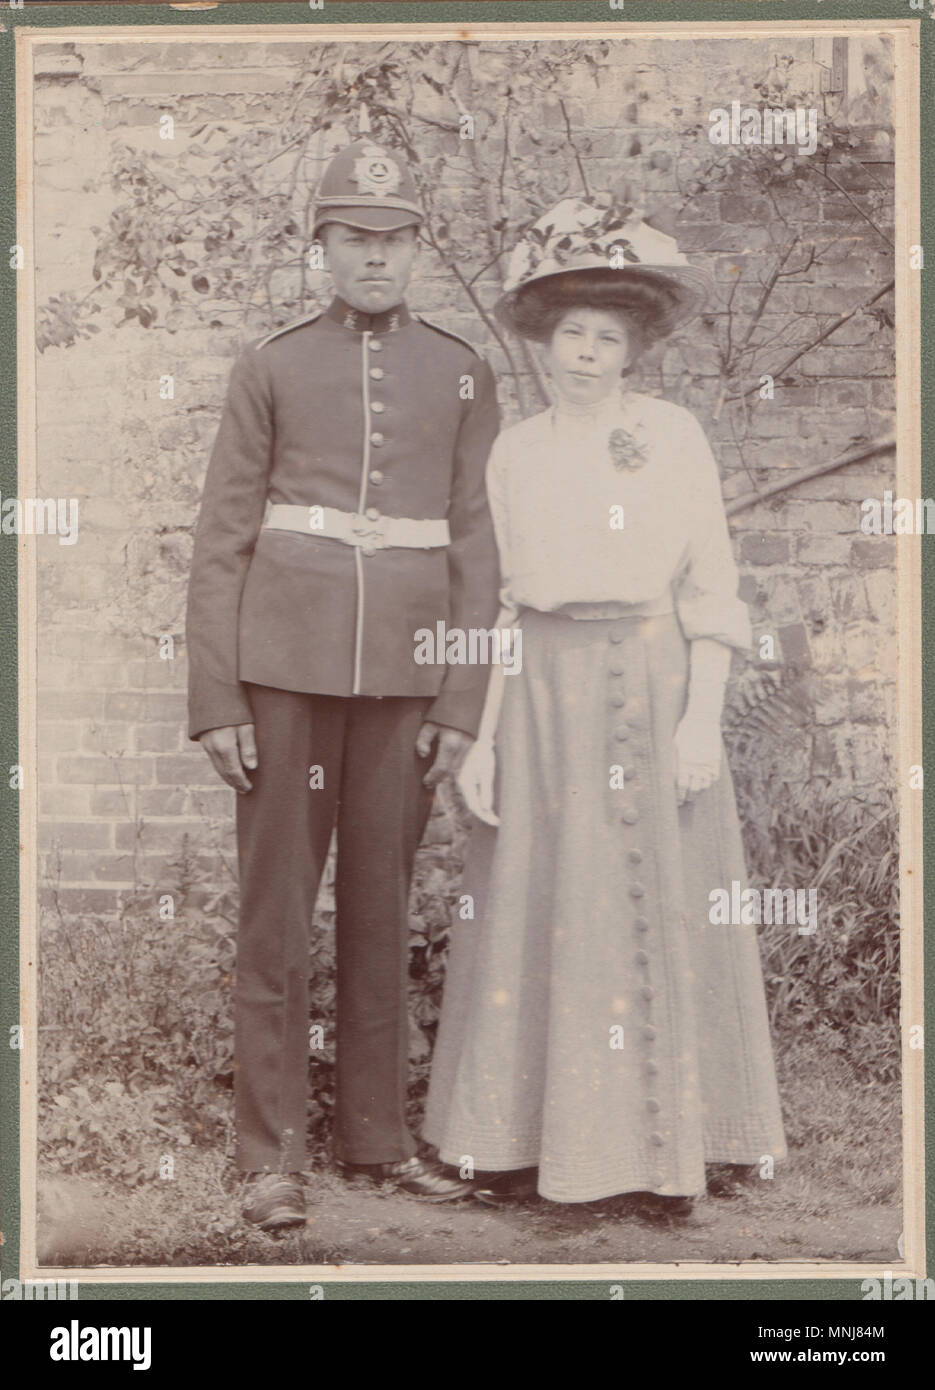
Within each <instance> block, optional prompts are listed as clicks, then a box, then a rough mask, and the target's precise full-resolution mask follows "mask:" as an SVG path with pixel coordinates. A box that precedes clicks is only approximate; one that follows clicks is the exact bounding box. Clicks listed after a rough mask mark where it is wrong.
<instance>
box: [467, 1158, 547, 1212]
mask: <svg viewBox="0 0 935 1390" xmlns="http://www.w3.org/2000/svg"><path fill="white" fill-rule="evenodd" d="M538 1183H539V1169H538V1168H517V1169H514V1170H513V1171H512V1172H507V1173H483V1174H481V1175H480V1176H479V1177H478V1183H477V1190H476V1191H475V1193H474V1196H475V1197H476V1198H477V1200H478V1201H479V1202H483V1203H484V1205H485V1206H488V1207H502V1206H506V1205H508V1204H509V1203H510V1202H528V1201H529V1199H530V1198H531V1197H536V1196H538V1192H539V1186H538Z"/></svg>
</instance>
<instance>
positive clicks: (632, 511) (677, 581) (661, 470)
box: [487, 391, 751, 649]
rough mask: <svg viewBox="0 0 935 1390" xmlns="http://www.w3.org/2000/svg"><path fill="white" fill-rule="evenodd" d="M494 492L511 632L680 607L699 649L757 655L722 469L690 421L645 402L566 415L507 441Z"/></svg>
mask: <svg viewBox="0 0 935 1390" xmlns="http://www.w3.org/2000/svg"><path fill="white" fill-rule="evenodd" d="M487 492H488V497H489V499H490V509H491V513H492V515H493V521H494V527H495V530H496V534H497V542H498V545H499V549H500V565H501V572H502V574H503V589H502V592H501V602H502V604H503V608H504V613H503V614H501V618H500V621H501V623H504V622H506V621H510V620H511V618H512V617H515V615H516V614H517V612H518V610H519V608H520V607H529V608H536V609H539V610H541V611H543V612H553V611H554V610H555V609H557V608H564V607H565V605H568V604H594V603H608V602H611V603H612V602H618V603H624V604H627V603H643V602H646V601H648V600H658V599H660V598H663V597H665V596H666V595H667V593H668V594H671V597H672V600H673V606H674V608H675V611H676V613H677V614H678V617H679V621H680V623H681V626H682V630H683V632H684V633H685V636H686V637H687V638H688V639H689V640H690V639H692V638H695V637H711V638H714V639H715V640H716V641H719V642H724V643H727V644H728V645H729V646H733V647H740V648H742V649H746V648H748V647H749V646H750V640H751V637H750V621H749V616H748V613H747V606H746V604H745V603H743V602H742V601H741V600H740V599H739V598H738V597H737V580H738V575H737V565H736V563H735V561H734V554H733V550H732V548H731V541H730V535H729V533H728V529H727V518H726V516H725V513H724V503H723V499H722V497H721V485H720V480H719V477H718V470H717V464H716V463H715V461H714V455H713V454H712V452H711V449H710V446H709V444H708V441H707V439H706V438H705V434H704V431H703V430H702V428H701V426H700V425H699V423H698V421H697V420H696V419H695V417H694V416H693V415H692V414H691V413H690V411H687V410H685V409H683V408H682V407H681V406H678V405H673V404H672V403H671V402H670V401H664V400H659V399H657V398H655V397H653V396H647V395H643V394H642V393H639V392H636V391H623V392H620V393H614V395H613V396H611V397H610V398H607V399H605V400H603V401H600V402H598V403H597V404H596V405H595V406H588V407H584V408H582V409H581V410H574V409H572V408H569V407H566V406H564V405H560V406H556V407H552V408H551V409H549V410H546V411H543V412H542V413H541V414H539V415H533V416H531V417H530V418H529V419H528V420H523V421H521V422H520V423H519V424H517V425H513V426H511V427H510V428H509V429H506V430H504V431H502V433H501V434H500V435H499V436H498V437H497V439H496V440H495V442H494V446H493V449H492V451H491V454H490V460H489V463H488V466H487Z"/></svg>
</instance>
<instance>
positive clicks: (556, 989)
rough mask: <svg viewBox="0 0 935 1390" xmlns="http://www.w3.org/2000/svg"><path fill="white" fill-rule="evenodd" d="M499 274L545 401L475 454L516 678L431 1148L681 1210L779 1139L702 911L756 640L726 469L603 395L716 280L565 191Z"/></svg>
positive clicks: (478, 863) (489, 791) (773, 1106)
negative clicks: (485, 452) (742, 589)
mask: <svg viewBox="0 0 935 1390" xmlns="http://www.w3.org/2000/svg"><path fill="white" fill-rule="evenodd" d="M507 286H508V288H507V292H506V293H505V295H504V297H503V299H502V300H501V302H500V304H499V305H498V314H499V316H500V317H501V319H502V321H503V322H505V323H506V324H507V325H508V326H509V327H510V328H511V329H512V331H514V332H515V333H517V334H519V335H520V336H522V337H524V338H527V339H529V340H533V341H538V342H541V343H544V344H545V345H546V349H547V360H548V367H549V371H550V374H551V380H552V386H553V388H554V396H555V404H554V405H553V407H552V408H551V409H549V410H546V411H543V412H542V413H541V414H539V415H535V416H533V417H532V418H530V419H528V420H525V421H523V422H521V423H520V424H517V425H515V426H513V427H512V428H510V429H507V430H505V431H504V432H503V433H502V434H501V435H500V436H499V438H498V439H497V441H496V443H495V445H494V448H493V451H492V453H491V457H490V463H489V467H488V490H489V496H490V504H491V509H492V512H493V517H494V523H495V527H496V531H497V539H498V544H499V546H500V551H501V567H502V572H503V575H504V590H503V604H504V609H503V612H502V613H501V616H500V623H501V625H512V626H516V627H517V628H518V629H519V631H520V632H521V634H522V646H521V649H520V650H521V655H522V669H521V671H520V672H519V673H518V674H509V675H504V674H503V671H502V669H500V670H497V669H496V668H495V672H494V676H493V679H492V680H491V687H490V694H489V697H488V703H487V708H486V711H485V718H484V723H483V725H482V729H481V735H480V738H479V740H478V743H477V744H476V745H475V748H474V749H473V750H472V753H471V755H470V757H469V760H468V762H467V763H466V765H465V768H464V771H463V774H462V777H461V785H462V789H463V790H464V791H465V795H466V797H467V800H468V804H469V805H470V806H471V809H472V810H473V811H474V812H475V814H477V815H478V817H479V819H480V820H481V822H482V823H481V824H478V825H476V826H475V827H474V834H473V836H472V842H471V849H470V853H469V857H468V864H467V865H466V869H465V880H464V885H463V889H462V891H463V893H465V894H467V895H470V896H469V898H468V899H467V901H471V900H473V910H474V918H473V920H470V919H469V920H460V917H459V920H458V921H457V922H456V923H455V925H454V928H453V931H452V943H451V950H450V957H449V964H448V973H447V982H446V987H445V996H444V1003H443V1008H442V1013H441V1019H440V1024H439V1033H438V1040H437V1044H436V1049H435V1056H434V1060H433V1068H432V1077H431V1084H430V1089H429V1096H428V1103H427V1111H426V1120H425V1127H424V1134H425V1137H426V1139H427V1140H428V1141H429V1142H430V1143H432V1144H434V1145H435V1146H436V1147H437V1148H438V1150H439V1153H440V1156H441V1158H442V1159H443V1160H445V1161H446V1162H449V1163H453V1164H458V1165H463V1164H464V1163H465V1162H466V1161H470V1162H471V1163H473V1166H474V1168H475V1170H478V1171H480V1170H486V1171H488V1172H489V1171H493V1172H495V1173H498V1174H507V1173H513V1174H516V1173H519V1172H521V1171H523V1170H526V1171H528V1170H538V1176H537V1179H536V1187H537V1189H538V1192H539V1193H540V1194H541V1195H542V1196H543V1197H546V1198H550V1199H551V1200H553V1201H559V1202H582V1201H592V1200H595V1199H598V1198H602V1197H608V1196H611V1195H614V1194H617V1193H624V1192H641V1193H654V1194H658V1195H659V1196H661V1197H669V1198H673V1199H677V1200H676V1202H675V1206H680V1207H681V1209H684V1207H685V1205H686V1203H685V1199H690V1198H691V1197H693V1196H695V1195H697V1194H698V1193H700V1192H702V1191H703V1190H704V1188H705V1165H706V1164H714V1163H729V1164H736V1165H753V1164H759V1163H760V1162H761V1160H762V1159H764V1158H765V1157H767V1156H769V1157H770V1158H772V1159H778V1158H781V1157H783V1156H784V1153H785V1145H784V1139H783V1131H782V1121H781V1116H780V1110H779V1100H778V1095H777V1089H776V1081H775V1075H774V1067H773V1059H772V1052H771V1046H770V1038H769V1027H768V1021H767V1014H766V1007H765V1000H764V994H763V983H762V976H761V968H760V961H759V954H758V947H757V941H756V936H755V932H754V930H753V929H751V928H750V927H747V926H714V925H712V924H711V923H710V921H709V918H708V912H709V903H710V896H709V895H710V894H711V892H712V890H714V889H719V888H727V889H728V890H729V889H730V885H731V883H732V882H733V881H735V880H737V881H739V882H740V883H743V881H744V878H745V874H744V864H743V852H742V847H741V840H740V834H739V828H738V823H737V816H736V809H735V806H734V800H733V792H732V788H731V783H730V775H729V772H728V770H727V767H726V763H725V760H724V758H723V754H722V743H721V733H720V716H721V707H722V703H723V696H724V687H725V682H726V678H727V674H728V667H729V663H730V653H731V648H732V647H736V648H739V649H741V650H744V649H746V648H747V647H748V646H749V643H750V628H749V621H748V617H747V612H746V607H745V605H744V604H743V603H742V602H741V601H740V600H739V599H738V598H737V571H736V566H735V564H734V560H733V555H732V551H731V546H730V539H729V536H728V531H727V523H726V519H725V515H724V508H723V503H722V499H721V492H720V485H719V480H718V473H717V467H716V464H715V462H714V458H713V456H712V454H711V451H710V448H709V447H708V444H707V441H706V439H705V436H704V434H703V432H702V430H701V428H700V426H699V425H698V423H697V421H696V420H695V419H694V417H693V416H692V415H691V414H690V413H689V412H688V411H686V410H684V409H682V408H681V407H679V406H676V405H673V404H671V403H670V402H667V401H664V400H660V399H655V398H653V397H650V396H647V395H643V394H639V393H636V392H633V391H626V390H622V389H621V380H620V378H621V375H626V374H627V373H628V372H629V371H630V369H631V367H632V364H633V362H634V360H635V358H636V357H637V356H638V355H639V353H640V352H641V351H642V350H644V349H645V348H646V347H647V346H649V345H650V344H651V343H652V342H653V341H655V340H656V339H659V338H661V337H664V336H665V335H666V334H667V333H669V332H670V331H671V330H672V329H673V327H675V326H676V325H677V324H678V323H679V322H681V321H683V320H684V319H685V318H687V317H690V316H691V315H692V314H693V313H695V312H697V309H698V307H699V305H700V303H701V302H702V299H703V296H704V292H705V289H706V276H705V275H704V274H703V273H702V272H701V271H699V270H698V269H697V268H695V267H693V266H690V265H689V264H688V262H687V261H686V259H685V257H684V256H682V255H681V254H680V253H679V252H678V249H677V247H676V244H675V242H674V240H673V239H672V238H671V237H669V236H666V235H664V234H663V233H661V232H659V231H657V230H655V229H653V228H652V227H650V226H648V225H647V224H646V223H644V222H641V221H640V220H639V219H638V218H636V217H632V216H631V217H629V218H628V220H626V221H625V222H622V221H621V218H619V217H617V218H615V217H614V214H613V213H612V212H610V211H609V212H603V211H602V210H601V209H600V208H596V207H594V206H593V205H591V204H589V203H585V202H580V201H574V200H565V201H564V202H563V203H561V204H559V205H558V207H557V208H555V209H553V210H552V212H550V213H548V214H546V216H545V217H543V218H542V219H541V220H540V222H539V223H538V224H537V225H536V227H534V228H533V229H531V232H530V233H529V234H527V237H526V238H525V239H524V241H523V242H522V243H521V244H520V246H519V247H517V249H516V251H515V252H514V256H513V259H512V260H511V265H510V276H509V278H508V281H507ZM501 701H502V706H501ZM494 766H495V769H496V771H495V774H494ZM494 784H495V785H494ZM494 803H496V807H497V811H496V813H494V810H493V808H494ZM498 818H499V822H498ZM483 822H487V824H484V823H483ZM498 823H499V828H498V829H495V828H494V827H495V826H496V825H497V824H498ZM462 901H464V899H462ZM770 1172H771V1170H770ZM678 1199H681V1201H680V1202H679V1200H678Z"/></svg>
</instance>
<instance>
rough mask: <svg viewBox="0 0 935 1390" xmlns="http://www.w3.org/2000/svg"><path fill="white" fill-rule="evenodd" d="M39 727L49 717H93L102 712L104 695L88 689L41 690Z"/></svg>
mask: <svg viewBox="0 0 935 1390" xmlns="http://www.w3.org/2000/svg"><path fill="white" fill-rule="evenodd" d="M38 711H39V725H40V728H41V727H42V726H43V725H44V723H45V721H46V720H51V719H94V718H96V717H97V716H99V715H101V714H103V712H104V695H103V692H100V691H89V690H41V689H40V691H39V699H38Z"/></svg>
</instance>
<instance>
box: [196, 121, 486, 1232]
mask: <svg viewBox="0 0 935 1390" xmlns="http://www.w3.org/2000/svg"><path fill="white" fill-rule="evenodd" d="M421 220H422V212H421V209H420V207H419V202H418V196H417V192H416V188H415V184H414V181H413V179H412V175H411V173H410V171H409V169H408V168H407V167H406V166H405V164H404V163H403V162H402V161H401V160H400V159H399V157H398V156H397V155H396V154H395V153H393V152H391V151H388V150H386V149H383V148H381V147H380V146H378V145H375V144H374V143H373V142H372V141H371V140H369V139H363V140H359V141H357V142H355V143H354V144H352V145H350V146H348V147H347V148H346V149H344V150H342V151H341V152H340V153H339V154H337V155H336V156H335V158H334V159H333V160H332V162H331V164H330V165H329V166H328V169H327V170H326V173H325V175H324V178H323V180H322V183H321V186H320V190H319V197H318V202H317V206H316V214H315V235H316V236H319V235H320V240H321V241H322V244H323V245H324V247H325V253H326V260H327V265H328V268H329V270H330V273H331V277H332V280H333V284H334V290H335V297H334V298H333V299H332V301H331V303H330V305H329V306H328V308H327V309H325V310H324V311H318V312H315V313H312V314H308V315H306V316H305V317H304V318H301V319H299V320H297V321H296V322H295V323H291V324H288V325H286V326H285V327H284V328H280V329H277V330H276V331H275V332H273V333H270V334H268V335H267V336H266V337H265V338H263V339H261V340H260V341H259V342H257V343H255V344H253V346H252V347H250V348H249V349H248V350H247V351H246V352H245V353H244V354H243V355H242V356H241V357H240V358H239V359H238V361H237V362H236V364H235V365H234V368H233V371H232V373H231V379H230V386H229V390H228V395H227V401H226V404H225V407H224V412H223V416H222V419H221V424H220V428H219V430H218V435H217V440H216V443H215V445H214V449H213V452H212V455H211V461H210V465H209V468H208V473H207V479H206V482H205V489H204V496H203V499H202V504H201V512H200V516H199V520H198V525H197V529H196V533H195V549H194V558H193V562H192V572H191V582H190V589H189V607H188V629H187V630H188V649H189V666H190V686H189V690H190V701H189V703H190V728H189V732H190V735H191V737H192V738H193V739H199V740H200V741H201V743H202V745H203V747H204V748H205V749H206V751H207V753H208V755H209V757H210V758H211V761H212V763H213V764H214V766H215V768H216V769H217V771H218V772H219V773H220V775H221V776H222V777H223V778H224V780H225V781H226V782H228V783H229V785H230V786H232V787H234V788H235V789H236V791H237V792H238V793H239V794H240V795H239V796H238V798H237V841H238V856H239V863H240V897H241V907H240V925H239V931H238V945H237V981H236V989H235V1044H234V1045H235V1109H236V1120H237V1135H238V1147H237V1164H238V1167H239V1168H240V1169H242V1170H243V1171H244V1172H246V1173H248V1174H250V1175H251V1177H250V1181H249V1182H248V1184H247V1188H246V1195H245V1204H244V1210H245V1214H246V1215H247V1217H248V1219H250V1220H252V1221H255V1222H256V1223H257V1224H259V1225H260V1226H262V1227H264V1228H266V1229H271V1228H273V1227H275V1226H281V1225H286V1224H293V1223H298V1222H301V1221H303V1220H304V1200H303V1189H302V1185H301V1182H300V1178H299V1175H300V1173H301V1170H303V1169H304V1168H305V1166H306V1155H305V1127H306V1102H307V1097H306V1086H307V1068H308V1055H309V1026H310V1023H312V1024H314V1022H315V1020H310V1019H309V1017H308V972H309V945H308V929H309V924H310V922H311V920H312V911H313V908H314V906H315V899H316V894H317V891H318V885H319V880H320V877H321V873H322V869H323V866H324V863H325V857H326V854H327V851H328V845H329V841H330V837H331V832H332V829H333V827H334V825H335V824H336V825H337V843H338V852H337V869H336V881H335V895H336V906H337V914H336V915H337V922H336V952H337V1037H336V1056H337V1072H336V1116H335V1156H336V1158H337V1160H338V1162H339V1163H340V1164H341V1165H342V1168H343V1170H344V1171H345V1172H348V1173H361V1172H362V1173H366V1174H368V1175H369V1176H371V1177H373V1178H374V1179H375V1180H379V1181H382V1180H385V1179H387V1178H389V1179H392V1180H394V1181H395V1182H396V1183H397V1184H398V1185H399V1186H401V1187H403V1188H405V1189H406V1190H407V1191H411V1192H415V1193H417V1194H419V1195H424V1196H428V1197H430V1198H433V1199H435V1200H447V1199H448V1198H451V1197H456V1196H459V1195H462V1194H463V1193H464V1191H465V1184H464V1183H463V1182H461V1180H460V1179H459V1178H458V1176H457V1174H455V1173H453V1172H452V1170H450V1169H443V1168H442V1167H441V1165H439V1164H437V1163H433V1162H426V1161H424V1160H421V1159H420V1158H418V1157H417V1156H416V1144H415V1141H414V1139H413V1137H412V1135H411V1134H410V1132H409V1130H408V1128H407V1126H406V1121H405V1109H406V1080H407V1070H408V1011H407V997H406V996H407V977H408V970H407V965H408V918H407V902H408V895H409V884H410V876H411V871H412V862H413V857H414V854H415V851H416V848H417V846H418V844H419V841H420V839H421V836H422V833H423V830H424V827H425V822H426V819H427V816H428V812H429V807H430V804H431V799H432V795H433V791H432V789H433V787H434V786H435V785H436V784H437V783H438V781H439V780H440V779H441V778H442V777H443V776H446V775H448V774H450V773H452V772H454V771H455V770H456V769H457V767H458V765H459V763H460V761H461V760H462V758H463V756H464V753H465V752H466V750H467V748H468V747H469V745H470V743H471V741H472V738H473V735H474V734H475V732H476V728H477V723H478V721H479V718H480V712H481V707H482V705H483V700H484V694H485V688H486V683H487V676H488V674H489V673H488V671H487V670H486V669H484V668H482V667H469V666H444V665H425V664H419V663H418V662H417V661H416V660H414V652H415V650H416V646H417V642H416V638H415V634H416V632H417V631H418V630H419V629H426V628H428V629H429V630H430V631H431V632H433V633H434V632H435V631H436V624H437V623H438V622H440V621H441V622H444V623H445V624H446V625H447V629H448V630H449V631H450V630H451V629H463V630H464V631H467V630H469V629H470V628H472V627H480V628H484V627H489V626H490V625H491V624H492V622H493V621H494V617H495V614H496V612H497V587H498V571H497V558H496V546H495V541H494V536H493V529H492V525H491V521H490V515H489V512H488V509H487V500H486V494H485V490H484V471H485V465H486V461H487V454H488V452H489V449H490V446H491V443H492V441H493V439H494V436H495V435H496V433H497V428H498V412H497V401H496V391H495V386H494V381H493V375H492V373H491V370H490V368H489V366H488V365H487V363H486V362H485V361H484V360H483V359H482V358H481V357H479V356H478V354H477V353H476V352H475V351H474V349H473V348H472V347H471V346H470V345H469V344H467V343H466V342H464V341H463V340H462V339H460V338H458V337H456V336H455V335H454V334H451V333H448V332H445V331H444V330H443V329H440V328H438V327H437V326H435V325H433V324H429V323H427V322H426V321H425V320H423V319H421V318H420V317H418V316H417V315H413V314H411V313H410V311H409V310H408V308H407V307H406V304H405V301H404V294H405V290H406V286H407V284H408V281H409V276H410V272H411V270H412V266H413V262H414V260H415V256H416V253H417V250H418V234H419V232H418V229H419V225H420V223H421Z"/></svg>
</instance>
